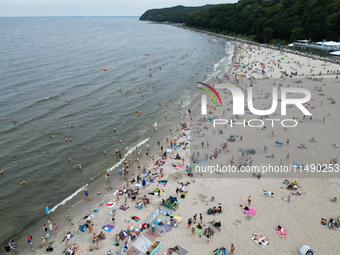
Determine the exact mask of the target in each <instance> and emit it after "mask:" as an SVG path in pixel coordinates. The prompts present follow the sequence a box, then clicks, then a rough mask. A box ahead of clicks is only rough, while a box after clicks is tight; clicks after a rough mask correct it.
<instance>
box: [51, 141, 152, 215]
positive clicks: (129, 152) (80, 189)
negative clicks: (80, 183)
mask: <svg viewBox="0 0 340 255" xmlns="http://www.w3.org/2000/svg"><path fill="white" fill-rule="evenodd" d="M149 139H150V137H148V138H146V139H144V140H143V141H141V142H139V143H138V144H136V145H134V146H132V147H130V149H129V150H128V152H127V153H126V154H125V155H124V157H123V158H122V159H121V160H119V162H118V163H116V164H114V165H113V166H112V167H110V168H109V169H108V170H106V171H107V172H111V171H112V170H113V169H115V168H116V167H117V166H119V165H120V164H122V163H123V162H124V160H125V159H126V157H127V156H128V155H130V154H132V151H133V150H134V149H135V148H136V147H139V146H141V145H142V144H144V143H146V142H147V141H149ZM91 180H93V178H92V179H91ZM86 186H88V184H86ZM83 190H84V189H83V187H81V188H79V189H77V190H76V191H75V192H74V193H73V194H71V195H70V196H68V197H67V198H65V199H64V200H63V201H61V202H60V203H59V204H57V205H56V206H54V207H53V208H52V209H51V210H50V212H54V211H55V210H56V209H57V208H58V207H59V206H61V205H65V203H66V202H67V201H70V200H71V199H72V198H74V197H75V196H76V195H77V194H78V193H79V192H81V191H83Z"/></svg>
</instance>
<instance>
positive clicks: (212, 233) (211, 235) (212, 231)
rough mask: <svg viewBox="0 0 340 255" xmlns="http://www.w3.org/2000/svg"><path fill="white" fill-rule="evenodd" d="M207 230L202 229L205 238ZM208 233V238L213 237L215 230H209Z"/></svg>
mask: <svg viewBox="0 0 340 255" xmlns="http://www.w3.org/2000/svg"><path fill="white" fill-rule="evenodd" d="M207 230H208V228H206V229H204V231H203V235H204V236H207ZM210 231H211V234H210V237H213V236H214V234H215V230H213V229H211V228H210Z"/></svg>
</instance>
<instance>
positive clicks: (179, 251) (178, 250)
mask: <svg viewBox="0 0 340 255" xmlns="http://www.w3.org/2000/svg"><path fill="white" fill-rule="evenodd" d="M173 250H174V252H175V253H176V254H178V255H185V254H187V253H188V251H187V250H185V249H183V248H182V247H181V246H179V245H176V246H175V247H174V248H173Z"/></svg>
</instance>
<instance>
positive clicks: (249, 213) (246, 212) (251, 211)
mask: <svg viewBox="0 0 340 255" xmlns="http://www.w3.org/2000/svg"><path fill="white" fill-rule="evenodd" d="M243 213H244V214H247V215H252V216H255V215H256V209H255V208H249V211H247V210H244V209H243Z"/></svg>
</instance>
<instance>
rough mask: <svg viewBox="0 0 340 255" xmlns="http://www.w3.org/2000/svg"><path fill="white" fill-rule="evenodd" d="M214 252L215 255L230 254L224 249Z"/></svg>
mask: <svg viewBox="0 0 340 255" xmlns="http://www.w3.org/2000/svg"><path fill="white" fill-rule="evenodd" d="M213 252H214V255H226V254H228V253H227V251H226V249H225V248H224V247H222V248H219V249H216V250H214V251H213Z"/></svg>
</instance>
